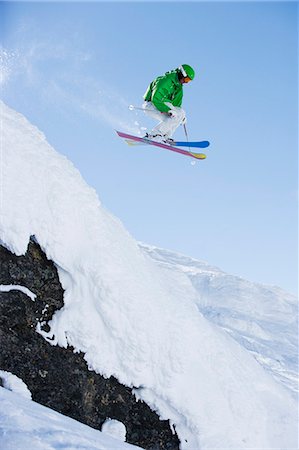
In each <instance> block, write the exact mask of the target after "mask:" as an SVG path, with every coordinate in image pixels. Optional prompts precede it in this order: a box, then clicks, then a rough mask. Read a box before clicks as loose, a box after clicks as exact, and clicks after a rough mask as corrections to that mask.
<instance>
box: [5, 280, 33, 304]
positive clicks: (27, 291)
mask: <svg viewBox="0 0 299 450" xmlns="http://www.w3.org/2000/svg"><path fill="white" fill-rule="evenodd" d="M10 291H20V292H23V293H24V294H26V295H28V297H29V298H31V300H32V301H35V299H36V294H34V293H33V292H31V291H30V289H28V288H26V286H20V285H19V284H0V292H10Z"/></svg>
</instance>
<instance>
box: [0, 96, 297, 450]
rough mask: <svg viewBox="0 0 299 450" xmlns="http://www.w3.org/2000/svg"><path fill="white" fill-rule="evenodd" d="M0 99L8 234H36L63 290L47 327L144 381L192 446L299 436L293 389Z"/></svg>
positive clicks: (10, 237) (107, 365) (292, 441)
mask: <svg viewBox="0 0 299 450" xmlns="http://www.w3.org/2000/svg"><path fill="white" fill-rule="evenodd" d="M0 109H1V122H2V131H3V133H2V134H3V138H2V144H1V152H2V166H3V169H2V174H3V181H2V192H1V196H2V208H1V210H2V214H1V228H0V232H1V234H0V237H1V241H2V242H3V243H4V245H5V246H6V247H7V248H9V249H10V250H11V251H13V252H14V253H15V254H17V255H21V254H24V253H25V252H26V248H27V245H28V242H29V239H30V236H32V235H34V236H35V239H36V240H37V242H38V243H39V244H40V246H41V247H42V249H43V250H44V251H45V253H46V255H47V257H48V258H49V259H52V260H53V261H54V262H55V264H56V266H57V268H58V273H59V278H60V281H61V283H62V286H63V288H64V289H65V297H64V303H65V305H64V307H63V308H62V309H61V310H60V311H58V312H57V313H56V314H55V315H54V317H53V319H52V321H51V322H50V332H49V333H45V332H42V331H40V332H41V333H42V335H43V336H44V338H45V339H47V340H48V341H49V342H50V343H51V344H52V345H60V346H63V347H66V346H67V345H72V346H73V347H74V348H75V349H76V350H78V351H81V352H83V353H84V354H85V359H86V361H87V363H88V365H89V367H90V369H93V370H95V371H96V372H99V373H101V374H103V375H104V376H107V377H109V376H111V375H114V376H115V377H116V378H117V379H118V380H119V381H120V382H121V383H123V384H126V385H127V386H131V387H134V388H135V392H136V395H138V397H139V398H141V399H143V400H144V401H146V402H147V403H148V404H149V405H150V406H151V407H152V408H153V409H155V410H156V411H158V413H159V414H160V416H161V418H167V419H170V420H171V422H172V423H173V424H174V425H175V429H176V431H177V433H178V436H179V438H180V440H181V448H182V449H189V450H191V449H192V450H194V449H202V450H204V449H211V448H214V449H216V448H222V449H223V448H238V449H239V450H241V449H249V448H264V449H266V448H271V447H279V448H291V447H296V445H297V442H296V429H297V428H296V427H297V421H296V402H295V401H294V399H293V398H292V396H291V395H290V393H289V391H288V390H287V389H285V388H284V387H283V386H282V385H281V384H279V383H278V382H276V381H274V380H273V378H272V376H270V375H269V374H268V373H267V372H266V371H265V370H264V368H263V367H262V366H261V365H260V364H258V363H257V361H256V360H255V358H254V357H253V356H252V355H251V354H250V352H248V351H247V350H246V349H245V348H244V347H242V346H241V345H240V344H239V343H238V342H236V340H234V339H233V338H232V337H231V336H229V335H228V334H227V333H226V332H224V331H223V330H222V329H221V328H220V327H219V326H218V325H216V324H214V323H212V322H211V321H209V320H207V319H206V318H205V317H204V315H203V314H202V312H201V311H200V310H199V308H198V306H197V304H196V299H197V298H198V293H197V291H196V289H195V288H194V286H193V285H192V283H191V281H190V279H188V278H186V276H185V275H184V276H183V274H182V276H181V277H180V280H179V282H178V281H177V279H176V277H175V276H174V272H171V271H170V270H169V269H167V268H163V267H160V266H157V264H156V263H155V262H154V261H153V260H152V258H151V257H149V256H148V255H147V254H145V252H144V251H143V250H141V249H140V247H139V245H138V243H137V242H136V241H135V240H134V239H133V238H132V237H131V236H130V235H129V233H128V232H127V231H126V230H125V229H124V227H123V225H122V224H121V222H120V221H119V220H118V219H116V218H115V217H114V216H112V215H111V214H110V213H109V212H108V211H106V210H105V209H104V208H103V207H102V205H101V203H100V201H99V199H98V197H97V195H96V192H95V191H94V190H93V189H91V188H90V187H88V186H87V185H86V183H85V182H84V180H83V179H82V177H81V175H80V173H79V172H78V170H77V169H75V167H74V166H73V165H72V164H71V163H70V162H69V161H68V160H67V159H66V158H65V157H63V156H62V155H59V154H58V153H57V152H56V151H55V150H54V149H53V148H52V147H51V146H50V145H49V144H48V143H47V142H46V139H45V137H44V136H43V134H41V133H40V132H39V131H38V130H37V129H36V128H35V127H34V126H32V125H31V124H30V123H29V122H28V121H27V120H26V119H25V118H24V117H23V116H21V115H20V114H18V113H16V112H15V111H13V110H11V109H10V108H8V107H7V106H6V105H5V104H4V103H2V102H1V104H0Z"/></svg>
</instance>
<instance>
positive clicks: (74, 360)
mask: <svg viewBox="0 0 299 450" xmlns="http://www.w3.org/2000/svg"><path fill="white" fill-rule="evenodd" d="M0 261H1V266H0V284H2V285H21V286H24V287H26V288H28V289H29V290H30V291H32V292H33V293H34V294H36V300H35V301H33V300H32V299H31V298H30V297H29V296H28V295H26V294H25V293H23V292H20V291H17V290H11V291H9V292H0V348H1V354H0V369H2V370H6V371H9V372H11V373H13V374H15V375H17V376H18V377H19V378H21V379H22V380H23V381H24V382H25V383H26V385H27V386H28V388H29V390H30V392H31V394H32V399H33V400H34V401H36V402H38V403H41V404H43V405H45V406H48V407H50V408H52V409H54V410H56V411H58V412H60V413H62V414H65V415H67V416H69V417H72V418H74V419H76V420H78V421H80V422H83V423H85V424H87V425H89V426H91V427H93V428H96V429H101V426H102V424H103V423H104V422H105V420H106V419H107V418H112V419H117V420H119V421H121V422H123V423H124V424H125V426H126V429H127V442H129V443H131V444H136V445H139V446H140V447H142V448H145V449H147V450H158V449H168V450H175V449H178V448H179V440H178V437H177V435H176V434H173V432H172V430H171V428H170V425H169V421H166V420H160V419H159V416H158V415H157V414H156V413H155V412H154V411H152V410H151V409H150V408H149V407H148V406H147V405H146V404H145V403H144V402H141V401H136V398H135V396H134V395H133V393H132V390H131V389H130V388H128V387H126V386H123V385H122V384H120V383H119V382H118V381H117V380H116V379H115V378H113V377H110V378H109V379H106V378H104V377H103V376H101V375H100V374H97V373H95V372H93V371H90V370H89V369H88V367H87V364H86V362H85V360H84V355H83V354H80V353H75V352H74V350H73V349H72V348H70V347H68V348H66V349H65V348H61V347H58V346H52V345H50V344H49V343H48V342H47V341H45V339H44V338H43V337H42V336H41V335H40V334H38V333H37V332H36V326H37V323H45V325H44V327H46V328H45V329H47V327H48V325H47V322H48V321H49V320H50V319H51V318H52V316H53V314H54V312H55V311H56V310H58V309H60V308H62V307H63V289H62V287H61V284H60V282H59V278H58V274H57V270H56V267H55V265H54V264H53V262H52V261H49V260H48V259H47V258H46V256H45V254H44V253H43V251H42V250H41V248H40V247H39V245H38V244H37V243H36V242H34V240H31V241H30V243H29V246H28V250H27V253H26V255H24V256H16V255H14V254H12V253H11V252H10V251H8V250H7V249H5V248H4V247H2V246H0ZM100 351H101V349H100V348H99V352H100Z"/></svg>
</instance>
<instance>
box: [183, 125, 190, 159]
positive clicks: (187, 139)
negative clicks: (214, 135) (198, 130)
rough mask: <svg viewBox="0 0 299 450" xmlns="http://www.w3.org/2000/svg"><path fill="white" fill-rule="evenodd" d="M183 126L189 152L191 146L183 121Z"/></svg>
mask: <svg viewBox="0 0 299 450" xmlns="http://www.w3.org/2000/svg"><path fill="white" fill-rule="evenodd" d="M183 127H184V131H185V136H186V141H187V142H188V147H189V152H191V148H190V145H189V137H188V133H187V127H186V124H185V123H183Z"/></svg>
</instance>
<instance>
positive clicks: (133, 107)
mask: <svg viewBox="0 0 299 450" xmlns="http://www.w3.org/2000/svg"><path fill="white" fill-rule="evenodd" d="M134 109H139V110H140V111H144V108H140V107H139V106H134V105H129V110H130V111H133V110H134Z"/></svg>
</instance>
